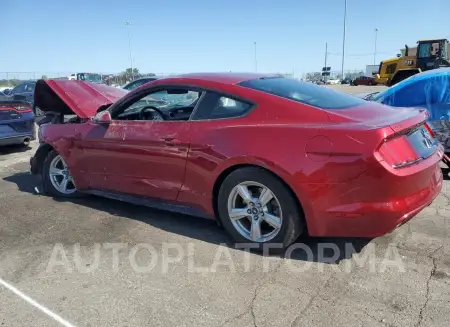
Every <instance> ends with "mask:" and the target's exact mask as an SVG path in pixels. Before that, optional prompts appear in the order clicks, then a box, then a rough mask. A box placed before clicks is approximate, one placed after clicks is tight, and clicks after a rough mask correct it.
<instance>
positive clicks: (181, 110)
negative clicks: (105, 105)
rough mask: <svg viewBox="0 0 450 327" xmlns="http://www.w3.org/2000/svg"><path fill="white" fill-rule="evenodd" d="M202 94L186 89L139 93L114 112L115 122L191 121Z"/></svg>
mask: <svg viewBox="0 0 450 327" xmlns="http://www.w3.org/2000/svg"><path fill="white" fill-rule="evenodd" d="M199 97H200V92H197V91H192V90H189V89H185V88H180V89H175V88H170V89H166V90H161V89H159V90H158V91H154V92H151V91H149V90H146V91H142V92H139V95H137V97H133V98H132V99H130V100H128V101H127V102H125V103H123V104H122V105H121V106H120V107H118V108H116V109H115V110H113V112H112V114H111V115H112V118H113V119H114V120H143V121H152V120H153V121H180V120H189V118H190V117H191V114H192V112H193V111H194V107H195V106H196V104H197V101H198V99H199Z"/></svg>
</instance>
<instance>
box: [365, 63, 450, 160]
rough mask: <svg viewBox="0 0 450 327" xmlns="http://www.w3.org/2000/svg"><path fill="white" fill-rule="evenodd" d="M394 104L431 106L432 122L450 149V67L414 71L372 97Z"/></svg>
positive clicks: (430, 122)
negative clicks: (406, 77) (414, 73)
mask: <svg viewBox="0 0 450 327" xmlns="http://www.w3.org/2000/svg"><path fill="white" fill-rule="evenodd" d="M371 101H376V102H380V103H383V104H386V105H390V106H393V107H422V108H426V109H427V110H428V113H429V114H430V118H429V119H428V125H429V126H430V127H431V129H432V130H433V131H434V133H435V135H436V137H437V139H438V140H439V141H440V142H441V143H442V145H443V146H444V148H445V152H447V153H450V68H439V69H433V70H429V71H426V72H423V73H420V74H416V75H413V76H411V77H409V78H408V79H405V80H403V81H401V82H400V83H398V84H396V85H394V86H392V87H390V88H389V89H386V90H384V91H383V92H380V93H378V94H376V95H374V96H373V97H372V98H371Z"/></svg>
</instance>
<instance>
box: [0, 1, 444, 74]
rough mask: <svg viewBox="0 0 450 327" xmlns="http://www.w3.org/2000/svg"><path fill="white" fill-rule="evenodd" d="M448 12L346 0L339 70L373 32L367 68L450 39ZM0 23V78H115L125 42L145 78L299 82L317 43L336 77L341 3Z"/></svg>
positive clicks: (42, 8)
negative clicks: (218, 74) (283, 76)
mask: <svg viewBox="0 0 450 327" xmlns="http://www.w3.org/2000/svg"><path fill="white" fill-rule="evenodd" d="M446 5H447V6H446ZM448 5H450V2H449V1H448V0H427V1H425V2H424V1H419V0H410V1H408V2H404V1H393V0H370V1H369V0H347V24H346V26H347V28H346V44H345V53H346V57H345V65H344V69H345V70H353V69H365V66H366V65H367V64H373V62H374V55H373V54H374V48H375V31H374V29H375V28H378V30H379V31H378V35H377V56H376V62H377V64H379V61H380V60H382V59H388V58H390V57H394V56H395V55H396V54H397V53H399V50H400V49H401V48H403V47H404V45H405V44H408V45H409V46H414V45H415V43H416V41H417V40H419V39H427V38H442V37H447V38H450V20H449V19H448ZM0 13H1V19H0V31H2V32H1V34H2V36H1V42H0V49H1V50H0V77H1V75H2V74H3V75H4V72H36V74H38V75H39V74H46V75H50V76H51V75H54V74H56V73H59V74H70V73H74V72H101V73H116V72H120V71H123V70H125V69H126V68H128V67H130V65H131V63H130V47H129V39H128V32H129V33H130V35H131V54H132V59H133V67H137V68H138V69H139V70H140V72H145V73H156V74H162V73H164V74H170V73H186V72H209V71H255V70H257V71H258V72H267V73H294V74H295V76H301V74H304V73H306V72H312V71H319V70H321V68H322V67H323V65H324V61H325V44H326V43H327V42H328V52H329V54H328V62H327V66H331V70H336V71H337V70H339V71H340V69H341V60H342V56H341V53H342V40H343V26H344V0H314V1H311V0H308V1H307V0H284V1H278V2H277V1H269V0H209V1H208V0H190V1H184V0H120V1H117V0H76V1H75V0H74V1H70V0H40V1H37V0H0ZM397 13H403V14H397ZM126 21H129V22H131V25H130V26H129V27H128V28H127V26H126V25H125V22H126ZM255 42H256V65H255ZM255 66H256V67H255ZM38 77H40V76H38Z"/></svg>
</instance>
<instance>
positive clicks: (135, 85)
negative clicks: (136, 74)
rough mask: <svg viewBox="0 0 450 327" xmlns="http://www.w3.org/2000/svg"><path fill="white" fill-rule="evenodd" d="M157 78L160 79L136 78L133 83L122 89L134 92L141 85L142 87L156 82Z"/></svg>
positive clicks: (152, 77) (153, 77) (154, 77)
mask: <svg viewBox="0 0 450 327" xmlns="http://www.w3.org/2000/svg"><path fill="white" fill-rule="evenodd" d="M159 78H160V77H156V76H151V77H142V78H138V79H135V80H134V81H131V82H129V83H127V84H125V85H124V86H123V87H122V88H123V89H125V90H128V91H131V90H134V89H135V88H138V87H139V86H141V85H144V84H145V83H148V82H153V81H156V80H157V79H159Z"/></svg>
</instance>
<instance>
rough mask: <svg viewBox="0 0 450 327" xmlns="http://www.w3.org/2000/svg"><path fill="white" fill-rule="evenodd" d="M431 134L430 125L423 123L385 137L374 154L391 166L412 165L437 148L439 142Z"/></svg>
mask: <svg viewBox="0 0 450 327" xmlns="http://www.w3.org/2000/svg"><path fill="white" fill-rule="evenodd" d="M433 134H434V133H433ZM433 134H431V133H430V127H429V126H428V125H427V124H425V125H423V126H420V127H418V128H416V129H414V130H411V131H409V132H407V133H405V134H400V135H396V136H394V137H391V138H387V139H385V140H384V141H383V143H382V144H381V145H380V147H379V148H378V150H377V151H376V154H375V156H376V157H377V159H378V160H380V161H384V162H386V163H387V164H388V165H389V166H391V167H393V168H403V167H407V166H410V165H413V164H415V163H417V162H419V161H421V160H423V159H426V158H428V157H429V156H431V155H432V154H433V153H434V152H435V151H436V150H437V149H438V147H439V142H438V141H437V140H436V139H435V138H434V137H433Z"/></svg>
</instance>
